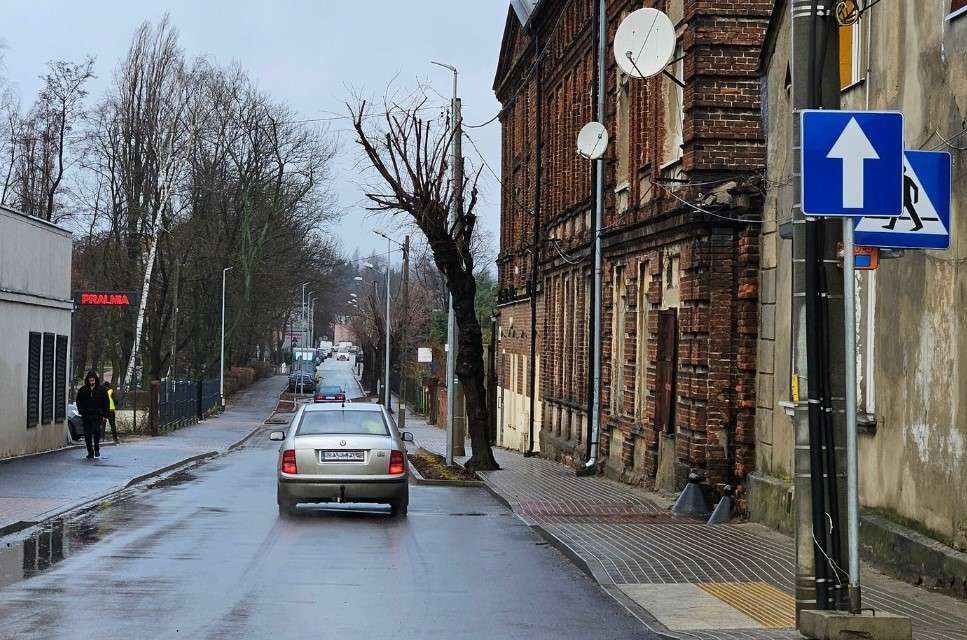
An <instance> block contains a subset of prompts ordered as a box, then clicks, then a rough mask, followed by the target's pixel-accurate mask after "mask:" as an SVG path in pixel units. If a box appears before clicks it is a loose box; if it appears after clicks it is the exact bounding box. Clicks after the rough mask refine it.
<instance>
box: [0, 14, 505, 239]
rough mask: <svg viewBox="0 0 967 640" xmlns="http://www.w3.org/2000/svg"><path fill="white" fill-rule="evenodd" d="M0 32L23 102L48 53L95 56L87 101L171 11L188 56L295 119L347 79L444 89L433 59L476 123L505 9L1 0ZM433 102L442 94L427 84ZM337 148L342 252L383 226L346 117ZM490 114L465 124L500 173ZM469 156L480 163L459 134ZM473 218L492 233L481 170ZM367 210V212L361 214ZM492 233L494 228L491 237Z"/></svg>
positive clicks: (491, 182)
mask: <svg viewBox="0 0 967 640" xmlns="http://www.w3.org/2000/svg"><path fill="white" fill-rule="evenodd" d="M2 4H3V18H2V23H0V41H2V42H3V43H4V44H5V45H6V51H5V58H6V64H5V67H6V68H5V70H4V75H5V76H6V77H7V78H8V79H9V80H10V81H11V82H12V83H13V84H14V85H15V86H16V87H17V88H18V89H19V93H20V97H21V101H22V103H23V104H24V105H25V106H27V105H29V103H30V102H31V101H32V100H33V98H34V96H35V95H36V93H37V89H38V88H39V86H40V80H39V79H38V76H39V75H40V74H42V73H43V72H44V70H45V68H44V64H45V62H46V61H48V60H51V59H68V60H75V61H76V60H81V59H82V58H83V57H84V56H85V55H92V56H94V57H95V58H96V67H95V70H96V73H97V75H98V79H97V80H96V81H94V82H93V83H92V85H91V96H90V97H91V99H97V98H98V97H99V96H100V95H101V94H102V93H103V92H104V91H105V88H106V86H107V83H108V82H109V81H110V78H111V75H112V74H113V72H114V70H115V68H116V67H117V65H118V63H119V61H120V60H121V58H122V57H123V56H124V54H125V52H126V50H127V47H128V44H129V42H130V39H131V36H132V34H133V33H134V30H135V28H136V27H137V26H138V24H140V23H141V22H142V21H144V20H151V21H153V22H154V21H157V20H159V19H160V18H161V17H162V16H163V15H164V13H166V12H167V13H169V14H170V15H171V20H172V22H173V24H174V25H175V26H176V27H177V28H178V31H179V33H180V41H181V45H182V47H183V48H184V50H185V53H186V54H187V55H188V56H189V57H193V56H200V55H204V56H207V57H209V58H211V59H213V60H215V61H217V62H218V63H219V64H222V65H227V64H230V63H231V62H233V61H238V63H239V64H240V65H241V66H242V67H244V68H245V69H247V70H248V71H249V73H250V74H251V76H252V78H253V79H254V80H255V81H256V82H257V83H258V84H259V85H260V86H261V87H262V88H263V89H265V90H266V91H268V92H269V93H270V94H271V95H272V96H273V97H274V98H275V99H277V100H281V101H285V102H287V103H288V104H289V105H291V106H292V107H293V108H294V109H296V110H297V111H298V112H299V113H300V114H302V115H304V116H305V117H306V118H313V117H328V116H331V115H332V113H331V112H337V113H340V114H341V113H344V112H345V106H344V102H345V100H346V99H347V97H348V96H349V95H350V93H351V91H352V90H353V89H358V90H361V91H362V92H363V93H366V94H370V95H380V94H381V93H382V92H383V90H384V88H385V87H386V85H387V83H388V82H390V81H391V80H393V79H394V78H396V80H395V86H396V87H398V88H399V89H401V90H408V89H410V88H415V87H417V85H418V84H419V83H420V82H429V83H430V84H432V86H433V88H434V89H436V91H438V92H439V93H440V94H443V96H445V97H446V98H447V99H449V96H450V94H451V92H452V89H451V86H452V85H451V83H452V80H451V78H452V76H450V74H449V72H448V71H446V70H445V69H441V68H440V67H436V66H434V65H431V64H430V60H439V61H442V62H447V63H449V64H452V65H454V66H456V67H457V68H458V69H459V70H460V94H461V97H462V98H463V110H464V111H463V113H464V122H465V123H467V124H476V123H481V122H483V121H485V120H488V119H490V118H491V117H492V116H494V115H495V114H496V113H497V110H498V108H499V105H498V103H497V101H496V99H495V98H494V95H493V91H492V86H493V78H494V72H495V70H496V66H497V56H498V53H499V50H500V37H501V34H502V30H503V26H504V21H505V19H506V16H507V6H508V4H507V2H504V1H502V0H366V1H362V0H357V1H355V2H345V1H341V0H340V1H337V0H203V1H201V0H154V1H152V2H135V1H133V0H89V1H87V2H78V1H77V0H32V1H31V2H14V1H4V2H3V3H2ZM429 95H430V96H431V98H432V99H433V100H434V101H435V104H440V105H445V104H446V100H444V98H443V97H441V96H439V95H437V94H436V93H434V92H432V91H430V92H429ZM332 126H333V130H334V132H335V133H336V134H337V135H338V140H339V144H340V158H339V160H338V163H337V167H336V169H337V173H336V184H335V191H336V193H337V195H338V199H339V204H340V205H341V207H343V208H345V209H346V210H347V211H348V213H347V214H346V216H345V217H344V218H343V221H342V223H341V224H340V225H339V229H338V233H339V234H340V235H341V238H342V241H343V246H344V247H345V248H346V253H347V254H349V253H352V248H353V247H355V246H358V247H360V249H361V251H362V252H364V253H365V252H367V251H368V250H369V249H373V248H376V249H383V250H385V240H382V241H381V239H380V238H378V237H377V236H375V235H374V234H373V233H372V232H371V231H370V229H371V228H372V227H380V226H384V227H386V226H387V223H386V222H385V221H380V220H378V219H376V218H374V217H373V216H371V215H369V214H362V213H361V207H362V205H363V203H364V200H363V198H362V194H361V192H360V190H359V188H358V186H357V183H356V181H355V180H356V176H355V173H356V172H354V171H353V164H354V163H355V162H356V161H357V160H358V152H357V150H356V146H357V145H355V144H354V143H353V142H352V139H351V137H350V133H349V131H348V127H349V126H350V125H349V123H348V122H347V121H344V120H336V121H334V122H333V123H332ZM499 134H500V129H499V124H498V123H496V122H494V123H492V124H491V125H489V126H487V127H485V128H482V129H474V130H471V131H470V135H471V136H472V137H473V138H474V140H475V141H476V142H477V145H478V146H479V147H480V151H481V152H482V154H483V156H484V157H485V158H486V160H487V162H488V163H489V164H490V166H491V167H492V168H493V169H494V171H496V172H498V173H499V170H500V167H499V159H500V135H499ZM464 155H465V156H466V157H467V160H468V162H473V163H474V164H478V163H479V158H478V157H477V153H476V151H475V150H474V148H473V147H472V146H471V145H469V144H466V145H465V146H464ZM482 185H483V188H482V191H483V198H484V200H483V205H482V207H481V209H480V212H479V215H480V219H481V222H482V225H483V227H484V228H486V229H488V230H489V231H491V232H492V233H496V230H497V225H498V212H499V203H500V197H499V196H500V192H499V189H498V186H499V185H498V183H497V181H496V179H495V178H494V177H493V175H491V174H490V173H489V172H487V171H485V172H484V178H483V179H482ZM361 216H366V217H361ZM495 237H496V236H495Z"/></svg>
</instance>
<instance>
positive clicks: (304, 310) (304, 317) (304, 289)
mask: <svg viewBox="0 0 967 640" xmlns="http://www.w3.org/2000/svg"><path fill="white" fill-rule="evenodd" d="M307 284H309V282H308V281H306V282H303V283H302V323H301V324H302V329H303V330H305V328H306V285H307ZM303 342H305V336H303Z"/></svg>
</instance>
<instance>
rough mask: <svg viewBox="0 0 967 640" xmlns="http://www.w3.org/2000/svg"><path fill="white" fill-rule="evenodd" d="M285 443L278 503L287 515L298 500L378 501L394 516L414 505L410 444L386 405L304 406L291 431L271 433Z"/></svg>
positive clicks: (281, 456) (282, 454)
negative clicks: (408, 449) (411, 484)
mask: <svg viewBox="0 0 967 640" xmlns="http://www.w3.org/2000/svg"><path fill="white" fill-rule="evenodd" d="M269 439H271V440H276V441H279V442H281V443H282V445H281V446H280V447H279V460H278V467H277V469H278V502H279V513H280V514H281V515H283V516H287V515H292V514H294V513H295V512H296V505H297V504H298V503H300V502H316V503H318V502H336V503H343V502H376V503H384V504H388V505H389V506H390V511H391V512H392V514H393V515H406V512H407V508H408V506H409V502H410V492H409V471H408V469H409V464H408V462H407V459H406V444H405V443H406V442H413V435H412V434H410V433H407V432H405V431H404V432H402V433H401V432H399V431H398V430H397V429H396V424H395V423H394V422H393V420H391V419H390V417H389V415H387V413H386V409H385V408H384V407H383V406H382V405H378V404H371V403H340V404H336V403H328V404H304V405H302V406H301V407H300V408H299V410H298V412H297V413H296V414H295V417H294V418H293V419H292V424H291V426H290V427H289V430H288V432H285V431H273V432H272V433H271V434H270V435H269Z"/></svg>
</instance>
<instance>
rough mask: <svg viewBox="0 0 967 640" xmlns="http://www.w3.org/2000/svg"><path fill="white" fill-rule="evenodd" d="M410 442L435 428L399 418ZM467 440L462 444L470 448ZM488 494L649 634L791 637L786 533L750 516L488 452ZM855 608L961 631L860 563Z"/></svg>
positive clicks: (938, 610) (951, 615) (942, 605)
mask: <svg viewBox="0 0 967 640" xmlns="http://www.w3.org/2000/svg"><path fill="white" fill-rule="evenodd" d="M406 430H407V431H410V432H412V433H413V434H414V437H415V440H416V443H417V444H418V445H419V446H421V447H423V448H425V449H427V450H430V451H435V452H437V453H441V454H442V453H443V452H444V448H445V446H446V435H445V432H444V431H443V430H442V429H439V428H437V427H435V426H432V425H429V424H427V422H426V420H425V419H423V418H422V417H420V416H414V415H411V414H408V415H407V416H406ZM469 449H470V447H469V442H468V443H467V451H468V452H469ZM495 455H496V457H497V461H498V462H499V463H500V466H501V467H502V470H501V471H495V472H488V473H482V474H481V475H482V476H483V477H484V480H485V481H486V483H487V484H488V486H489V487H490V489H491V490H492V491H494V492H495V493H496V494H498V495H499V496H500V497H502V498H503V499H504V500H505V501H506V502H507V503H508V504H509V505H510V506H511V508H512V509H513V510H514V512H515V513H516V514H517V515H518V516H520V517H521V518H522V519H523V520H524V521H525V522H527V523H528V524H530V525H531V526H534V527H536V528H537V529H538V530H539V532H540V533H542V534H543V535H545V536H550V538H551V539H552V540H553V541H554V542H555V545H556V546H558V548H561V549H562V550H563V551H565V553H566V554H567V555H569V556H571V558H572V559H573V560H575V561H576V562H578V564H579V565H582V566H583V568H585V569H586V570H587V571H588V572H589V573H590V574H591V575H592V576H593V577H594V578H595V579H596V580H597V581H598V582H599V583H600V584H601V585H602V586H603V587H604V588H605V589H606V590H608V591H609V593H611V594H612V595H614V596H615V597H616V598H618V599H619V600H621V601H622V602H624V603H625V604H626V605H627V606H629V608H630V609H631V610H632V612H633V613H638V614H640V615H639V618H640V619H641V620H642V622H643V623H644V624H645V625H647V626H648V627H649V628H650V629H651V630H653V631H656V632H658V633H661V634H663V635H665V636H668V637H675V638H689V639H696V640H700V639H701V640H704V639H722V640H725V639H732V638H745V639H749V640H754V639H759V638H769V639H771V638H800V637H801V636H800V635H799V634H798V633H797V632H796V631H795V630H794V629H793V626H794V624H795V622H794V620H795V619H794V601H793V597H792V593H793V584H794V559H795V549H794V544H793V541H792V539H790V538H789V537H787V536H784V535H781V534H778V533H776V532H774V531H772V530H770V529H767V528H766V527H763V526H760V525H757V524H749V523H747V524H735V525H733V524H729V525H715V526H709V525H706V524H705V523H704V522H696V521H690V520H687V519H681V518H674V517H672V516H671V514H670V512H669V507H670V501H668V500H665V499H663V498H661V497H659V496H656V495H654V494H649V493H645V492H643V491H639V490H637V489H635V488H633V487H630V486H628V485H624V484H620V483H617V482H613V481H611V480H608V479H606V478H602V477H592V478H579V477H577V476H576V475H575V473H574V470H573V469H570V468H567V467H565V466H563V465H561V464H558V463H555V462H551V461H549V460H545V459H543V458H536V457H534V458H525V457H523V456H522V455H520V454H518V453H515V452H511V451H507V450H503V449H495ZM863 581H864V582H863V584H864V587H863V594H864V605H865V606H867V607H873V608H875V609H876V610H878V611H888V612H893V613H898V614H902V615H905V616H909V617H910V618H911V619H912V620H913V624H914V637H915V638H918V639H924V640H965V639H967V603H965V602H963V601H960V600H956V599H953V598H949V597H947V596H943V595H939V594H936V593H931V592H928V591H926V590H924V589H919V588H917V587H914V586H912V585H909V584H907V583H904V582H900V581H897V580H894V579H892V578H889V577H887V576H885V575H883V574H880V573H878V572H876V571H874V570H872V569H870V568H868V567H865V568H864V571H863Z"/></svg>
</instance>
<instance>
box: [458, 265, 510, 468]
mask: <svg viewBox="0 0 967 640" xmlns="http://www.w3.org/2000/svg"><path fill="white" fill-rule="evenodd" d="M451 284H452V285H454V286H453V289H452V291H453V314H454V317H455V318H456V321H457V359H456V363H455V367H454V369H455V371H456V374H457V378H459V379H460V384H461V385H462V386H463V395H464V399H465V400H466V407H467V431H468V432H469V434H470V447H471V454H472V455H471V456H470V459H469V460H467V463H466V465H465V466H466V467H467V468H468V469H471V470H473V471H492V470H495V469H500V465H498V464H497V460H496V459H495V458H494V454H493V451H492V450H491V448H490V437H489V435H488V426H487V425H488V420H487V393H486V391H484V375H485V372H484V361H483V334H482V333H481V331H480V323H479V322H478V321H477V312H476V308H475V306H474V299H475V297H476V289H477V287H476V282H475V281H474V278H473V276H467V277H460V278H453V279H452V280H451Z"/></svg>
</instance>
